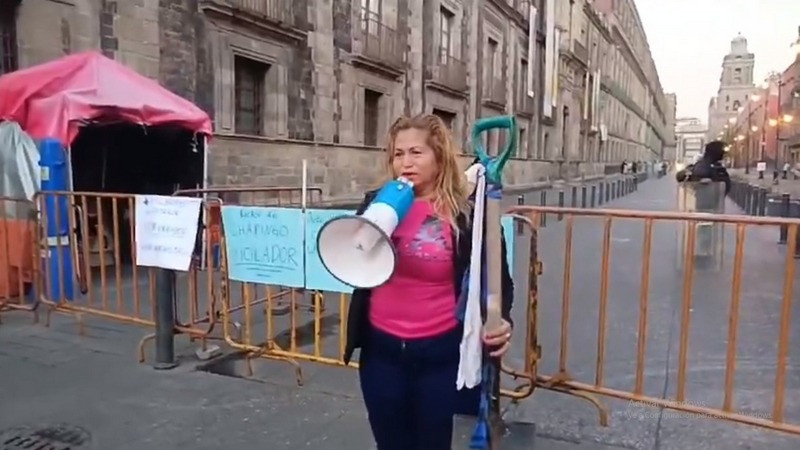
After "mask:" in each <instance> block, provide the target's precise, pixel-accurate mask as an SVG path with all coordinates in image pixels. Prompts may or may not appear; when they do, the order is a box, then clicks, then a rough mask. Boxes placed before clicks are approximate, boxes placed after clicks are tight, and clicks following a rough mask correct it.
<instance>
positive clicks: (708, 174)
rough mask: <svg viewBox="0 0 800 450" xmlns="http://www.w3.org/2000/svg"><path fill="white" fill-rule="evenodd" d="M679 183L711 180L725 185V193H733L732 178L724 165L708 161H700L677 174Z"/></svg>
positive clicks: (676, 177)
mask: <svg viewBox="0 0 800 450" xmlns="http://www.w3.org/2000/svg"><path fill="white" fill-rule="evenodd" d="M675 179H676V180H677V181H678V182H679V183H683V182H691V181H700V180H703V179H710V180H711V181H714V182H722V183H725V193H726V194H727V193H729V192H730V191H731V176H730V174H729V173H728V169H726V168H725V167H724V166H723V165H722V164H720V163H719V162H716V161H710V160H708V159H702V158H701V159H700V161H698V162H697V164H690V165H688V166H686V168H685V169H683V170H680V171H678V172H677V173H676V174H675Z"/></svg>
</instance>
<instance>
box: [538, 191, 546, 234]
mask: <svg viewBox="0 0 800 450" xmlns="http://www.w3.org/2000/svg"><path fill="white" fill-rule="evenodd" d="M539 206H547V191H545V190H542V192H540V193H539ZM539 225H540V226H546V225H547V214H545V213H542V218H541V219H540V220H539Z"/></svg>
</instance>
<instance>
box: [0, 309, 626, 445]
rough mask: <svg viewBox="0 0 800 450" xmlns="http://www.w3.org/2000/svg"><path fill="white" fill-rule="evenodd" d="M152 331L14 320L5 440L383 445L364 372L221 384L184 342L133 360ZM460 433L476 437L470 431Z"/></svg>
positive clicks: (1, 420)
mask: <svg viewBox="0 0 800 450" xmlns="http://www.w3.org/2000/svg"><path fill="white" fill-rule="evenodd" d="M144 334H145V330H143V329H138V328H133V327H127V326H122V325H117V324H114V323H111V322H103V321H99V320H91V319H87V336H85V337H79V336H78V334H77V326H76V324H75V322H74V320H73V319H72V318H70V317H65V316H58V315H54V316H53V324H52V325H51V327H50V328H45V327H44V326H43V325H41V324H38V325H34V324H31V323H30V316H27V315H23V314H16V313H10V314H5V315H4V316H3V322H2V323H0V367H2V368H3V370H0V405H2V407H0V438H2V439H0V442H7V441H8V440H9V439H11V438H12V437H13V436H23V437H24V436H31V435H35V433H37V431H38V433H39V435H45V434H52V433H53V431H54V430H59V431H60V432H61V434H63V435H68V436H69V442H70V443H71V446H70V447H69V448H70V450H88V449H96V450H146V449H152V450H173V449H187V450H188V449H192V450H219V449H237V450H239V449H241V450H245V449H270V450H282V449H319V450H335V449H358V450H366V449H372V448H374V445H373V444H372V438H371V433H370V431H369V428H368V424H367V420H366V417H365V415H366V412H365V411H364V408H363V404H362V401H361V399H360V396H359V393H358V387H357V386H358V385H357V375H356V372H355V371H353V370H349V369H333V368H331V369H327V368H324V369H321V370H317V368H315V367H314V365H313V364H304V365H303V367H304V370H305V371H306V386H304V387H298V386H297V385H296V384H295V381H294V377H293V376H292V375H291V373H292V370H290V369H289V366H288V365H285V363H273V362H263V361H258V362H256V363H255V364H257V369H258V370H257V372H261V373H257V376H258V378H259V379H258V380H245V379H241V378H235V377H230V376H221V375H215V374H213V373H209V372H204V371H200V370H197V366H198V365H199V362H198V361H197V360H196V359H194V357H193V356H191V357H190V356H189V355H190V354H191V353H192V348H191V347H190V346H189V345H188V343H187V342H186V339H185V338H181V337H179V338H178V339H177V342H178V344H180V345H181V348H179V355H181V359H182V364H181V365H180V366H179V367H178V368H176V369H174V370H171V371H156V370H154V369H153V368H151V367H150V366H149V365H146V364H138V363H137V362H136V359H135V357H134V349H135V348H136V343H137V342H138V339H139V338H140V337H141V336H143V335H144ZM265 372H266V373H268V374H269V376H264V373H265ZM460 431H461V433H459V434H463V435H469V434H470V432H471V424H470V423H464V424H463V426H462V427H461V429H460ZM70 433H71V434H70ZM40 439H41V438H40ZM5 448H6V447H3V449H5ZM12 448H16V447H12ZM20 448H23V447H20ZM37 448H38V447H37ZM48 448H49V447H48ZM54 448H59V449H60V448H62V447H59V446H56V447H54ZM64 448H66V447H64ZM454 448H456V449H462V448H467V446H466V444H464V443H458V444H456V445H455V446H454ZM509 448H512V447H509ZM521 448H525V449H526V450H530V449H532V448H542V449H553V450H568V449H598V450H600V449H612V448H615V447H608V446H603V445H599V444H594V443H592V444H582V443H580V442H567V441H563V440H556V439H549V438H546V437H537V440H536V445H535V447H532V446H531V445H530V443H528V444H527V445H526V446H525V447H521Z"/></svg>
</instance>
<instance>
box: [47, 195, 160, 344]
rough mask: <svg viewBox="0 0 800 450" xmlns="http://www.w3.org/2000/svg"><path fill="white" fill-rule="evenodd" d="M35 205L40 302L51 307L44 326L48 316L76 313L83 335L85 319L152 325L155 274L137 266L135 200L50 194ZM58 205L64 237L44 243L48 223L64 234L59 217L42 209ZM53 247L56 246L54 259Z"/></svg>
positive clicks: (126, 197) (131, 198)
mask: <svg viewBox="0 0 800 450" xmlns="http://www.w3.org/2000/svg"><path fill="white" fill-rule="evenodd" d="M34 201H35V202H36V205H37V208H38V210H39V227H38V228H39V236H40V237H41V238H40V239H39V241H38V243H37V245H38V250H39V252H40V253H41V255H42V256H43V263H42V264H43V267H45V268H47V269H46V270H43V273H42V277H41V278H42V285H41V286H40V292H41V294H40V295H41V300H42V302H43V303H45V304H47V305H49V306H50V308H49V309H48V310H47V320H46V322H45V323H46V325H49V323H50V313H51V312H52V311H56V312H61V313H69V314H74V315H75V317H76V319H77V320H78V322H79V325H80V332H81V333H83V332H84V325H83V320H82V315H83V314H87V315H92V316H99V317H104V318H107V319H111V320H115V321H120V322H126V323H131V324H136V325H144V326H154V324H155V322H154V319H153V311H154V306H153V305H154V302H155V291H154V282H153V281H154V280H153V277H154V273H153V272H152V270H148V269H146V268H141V267H137V266H136V255H135V248H136V246H135V229H134V223H135V222H134V217H135V204H136V202H135V197H134V196H133V195H130V194H112V193H100V192H49V191H48V192H39V193H37V194H36V196H35V197H34ZM61 202H66V205H67V215H66V217H67V227H66V230H67V235H66V236H65V237H64V238H61V239H46V238H44V236H46V234H47V230H48V227H49V226H50V222H54V224H55V228H56V229H63V225H64V224H62V223H61V221H62V220H63V219H62V218H61V217H60V215H58V214H56V216H55V217H50V216H49V214H48V208H46V207H45V204H46V203H50V204H59V203H61ZM51 241H52V242H51ZM53 242H54V243H55V245H54V246H53V245H52V244H53ZM51 247H55V250H56V251H55V252H54V253H55V255H54V256H53V255H51V252H50V248H51ZM64 247H67V248H68V249H69V252H68V253H69V255H70V257H69V258H67V257H66V256H65V255H64V253H63V251H62V250H63V248H64ZM51 258H56V260H55V261H52V260H51ZM53 272H55V273H53ZM72 277H74V280H73V279H72ZM73 281H74V282H77V286H75V285H74V284H73Z"/></svg>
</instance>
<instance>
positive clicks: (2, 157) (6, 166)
mask: <svg viewBox="0 0 800 450" xmlns="http://www.w3.org/2000/svg"><path fill="white" fill-rule="evenodd" d="M40 183H41V179H40V172H39V149H38V148H37V147H36V142H34V141H33V139H32V138H31V137H30V136H28V134H27V133H25V132H24V131H22V128H21V127H20V126H19V124H18V123H16V122H0V197H6V198H14V199H26V200H32V199H33V196H34V194H36V191H38V190H39V186H40Z"/></svg>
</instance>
